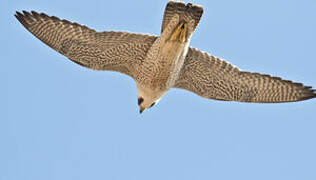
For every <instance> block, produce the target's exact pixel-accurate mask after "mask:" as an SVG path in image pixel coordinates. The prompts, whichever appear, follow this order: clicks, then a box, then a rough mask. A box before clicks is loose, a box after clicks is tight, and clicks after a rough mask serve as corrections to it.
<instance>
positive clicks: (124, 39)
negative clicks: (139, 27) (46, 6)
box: [15, 11, 156, 78]
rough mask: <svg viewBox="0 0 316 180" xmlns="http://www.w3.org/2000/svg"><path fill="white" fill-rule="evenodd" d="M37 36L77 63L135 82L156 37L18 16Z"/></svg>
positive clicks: (36, 15) (51, 18)
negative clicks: (123, 76)
mask: <svg viewBox="0 0 316 180" xmlns="http://www.w3.org/2000/svg"><path fill="white" fill-rule="evenodd" d="M15 17H16V18H17V19H18V20H19V21H20V23H21V24H22V25H23V26H24V27H25V28H26V29H27V30H28V31H30V32H31V33H32V34H33V35H34V36H36V37H37V38H38V39H40V40H41V41H43V42H44V43H45V44H47V45H48V46H50V47H51V48H53V49H55V50H56V51H57V52H59V53H61V54H63V55H65V56H66V57H68V58H69V59H70V60H72V61H73V62H75V63H77V64H80V65H82V66H85V67H88V68H91V69H95V70H111V71H118V72H122V73H125V74H127V75H130V76H132V77H133V78H135V77H136V76H137V74H136V72H135V68H137V66H138V65H139V64H141V63H142V61H143V59H144V58H145V56H146V53H147V51H148V50H149V48H150V47H151V45H152V43H153V42H154V41H155V39H156V37H155V36H149V35H142V34H133V33H127V32H113V31H108V32H96V31H95V30H93V29H90V28H88V27H86V26H82V25H79V24H77V23H72V22H69V21H67V20H61V19H59V18H57V17H55V16H47V15H46V14H44V13H40V14H39V13H37V12H34V11H32V12H31V13H29V12H26V11H23V13H20V12H16V14H15Z"/></svg>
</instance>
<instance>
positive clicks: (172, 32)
mask: <svg viewBox="0 0 316 180" xmlns="http://www.w3.org/2000/svg"><path fill="white" fill-rule="evenodd" d="M202 14H203V8H202V7H201V6H197V5H192V4H190V3H189V4H184V3H182V2H173V1H170V2H169V3H168V4H167V6H166V9H165V13H164V16H163V22H162V28H161V35H160V36H159V37H157V36H150V35H144V34H134V33H128V32H113V31H105V32H96V31H95V30H93V29H90V28H88V27H86V26H82V25H79V24H77V23H73V22H69V21H67V20H61V19H59V18H57V17H55V16H48V15H46V14H44V13H40V14H39V13H37V12H34V11H32V12H31V13H29V12H26V11H23V13H20V12H16V14H15V17H16V18H17V19H18V20H19V21H20V22H21V24H22V25H23V26H24V27H25V28H26V29H27V30H28V31H30V32H31V33H32V34H33V35H34V36H36V37H37V38H39V39H40V40H41V41H43V42H44V43H45V44H47V45H48V46H50V47H51V48H53V49H55V50H56V51H57V52H59V53H61V54H63V55H65V56H66V57H68V58H69V59H70V60H72V61H73V62H75V63H77V64H80V65H82V66H85V67H88V68H91V69H95V70H111V71H118V72H122V73H124V74H127V75H129V76H131V77H133V78H134V80H135V81H136V83H137V88H138V102H139V106H140V111H141V112H142V111H143V110H145V109H147V108H149V107H151V106H153V105H154V104H156V103H157V102H158V101H159V99H160V98H162V96H163V95H164V94H165V93H166V92H167V91H168V90H169V89H170V88H173V87H174V88H182V89H186V90H189V91H192V92H194V93H196V94H198V95H200V96H202V97H206V98H211V99H217V100H227V101H241V102H260V103H278V102H292V101H301V100H306V99H310V98H314V97H316V93H315V90H313V89H311V87H308V86H304V85H303V84H301V83H294V82H291V81H286V80H282V79H281V78H277V77H271V76H269V75H262V74H259V73H250V72H244V71H240V70H239V69H238V68H236V67H234V66H232V65H231V64H229V63H227V62H226V61H224V60H221V59H219V58H216V57H214V56H212V55H209V54H207V53H205V52H201V51H199V50H197V49H195V48H190V47H189V42H190V39H191V36H192V34H193V33H194V31H195V29H196V27H197V25H198V24H199V22H200V19H201V17H202Z"/></svg>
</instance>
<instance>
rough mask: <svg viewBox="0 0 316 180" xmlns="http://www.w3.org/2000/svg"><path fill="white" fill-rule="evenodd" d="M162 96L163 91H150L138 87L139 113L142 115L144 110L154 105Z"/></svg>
mask: <svg viewBox="0 0 316 180" xmlns="http://www.w3.org/2000/svg"><path fill="white" fill-rule="evenodd" d="M164 94H165V91H152V90H149V89H146V88H140V87H138V106H139V113H142V112H143V111H145V110H146V109H148V108H151V107H153V106H154V105H156V104H157V103H158V102H159V100H160V99H161V98H162V96H163V95H164Z"/></svg>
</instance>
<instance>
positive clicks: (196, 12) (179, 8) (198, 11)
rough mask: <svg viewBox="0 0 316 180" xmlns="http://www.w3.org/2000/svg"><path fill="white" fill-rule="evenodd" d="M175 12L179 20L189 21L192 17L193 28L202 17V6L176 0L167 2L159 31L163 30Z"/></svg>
mask: <svg viewBox="0 0 316 180" xmlns="http://www.w3.org/2000/svg"><path fill="white" fill-rule="evenodd" d="M175 14H179V16H180V21H185V22H189V21H190V20H191V19H194V21H195V26H194V29H195V28H196V27H197V25H198V24H199V22H200V19H201V17H202V14H203V7H202V6H199V5H192V4H191V3H188V4H185V3H184V2H176V1H170V2H168V4H167V6H166V9H165V13H164V16H163V22H162V27H161V32H163V30H164V29H165V27H166V26H167V25H168V23H169V21H170V20H171V18H172V17H173V16H174V15H175Z"/></svg>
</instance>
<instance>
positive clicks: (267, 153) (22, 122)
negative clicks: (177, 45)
mask: <svg viewBox="0 0 316 180" xmlns="http://www.w3.org/2000/svg"><path fill="white" fill-rule="evenodd" d="M166 3H167V1H160V0H155V1H148V0H137V1H130V0H121V1H115V0H112V1H105V0H89V1H88V0H86V1H81V0H68V1H67V0H54V1H48V0H47V1H46V0H18V1H17V0H15V1H12V0H2V2H1V3H0V4H1V5H0V22H1V28H0V31H1V33H0V34H1V35H0V41H1V43H0V51H1V53H0V59H1V68H0V73H1V76H0V82H1V84H2V85H1V88H0V97H1V102H0V112H1V113H0V119H1V120H0V144H1V145H0V179H1V180H69V179H76V180H84V179H92V180H97V179H108V180H112V179H113V180H175V179H181V180H202V179H216V180H231V179H234V180H254V179H255V180H267V179H269V180H283V179H284V180H315V179H316V130H315V129H316V115H315V111H316V99H313V100H308V101H304V102H298V103H284V104H247V103H237V102H221V101H214V100H208V99H203V98H200V97H199V96H197V95H195V94H193V93H190V92H187V91H184V90H176V89H174V90H171V91H170V92H169V93H168V94H167V95H166V96H165V97H164V98H163V99H162V100H161V101H160V102H159V103H158V104H157V105H156V106H155V107H153V108H152V109H150V110H147V111H145V112H144V113H143V114H142V115H139V113H138V106H137V91H136V85H135V83H134V81H133V80H132V78H130V77H128V76H125V75H122V74H119V73H114V72H106V71H103V72H97V71H93V70H90V69H86V68H83V67H81V66H78V65H77V64H75V63H72V62H71V61H69V60H68V59H67V58H65V57H64V56H62V55H60V54H58V53H57V52H55V51H54V50H52V49H50V48H49V47H48V46H46V45H44V44H43V43H42V42H41V41H39V40H38V39H36V38H35V37H34V36H33V35H31V34H30V33H29V32H27V31H26V29H24V27H23V26H22V25H21V24H19V22H18V21H17V20H16V19H15V18H14V16H13V15H14V12H15V11H16V10H36V11H38V12H45V13H47V14H49V15H55V16H58V17H60V18H64V19H68V20H70V21H76V22H78V23H81V24H85V25H87V26H89V27H91V28H94V29H96V30H98V31H105V30H124V31H131V32H141V33H150V34H156V35H158V34H159V32H160V26H161V21H162V15H163V10H164V8H165V5H166ZM193 3H195V4H201V5H203V6H204V9H205V11H204V15H203V18H202V21H201V23H200V25H199V27H198V29H197V31H196V33H195V34H194V35H193V37H192V41H191V45H192V46H194V47H197V48H199V49H201V50H204V51H208V52H210V53H211V54H213V55H216V56H218V57H221V58H224V59H227V60H228V61H229V62H231V63H232V64H234V65H236V66H238V67H240V68H241V69H243V70H248V71H254V72H261V73H266V74H272V75H274V76H280V77H282V78H284V79H290V80H294V81H297V82H303V83H304V84H306V85H311V86H314V88H315V87H316V55H315V52H316V43H315V42H316V20H315V19H316V10H315V9H316V1H315V0H265V1H253V0H238V1H235V0H217V1H215V0H212V1H193Z"/></svg>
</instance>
